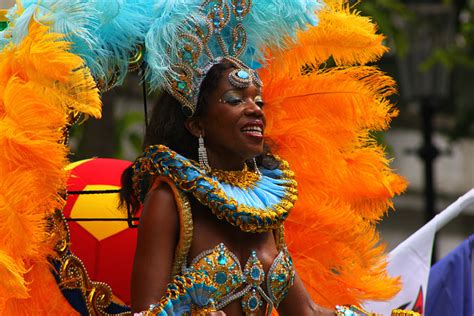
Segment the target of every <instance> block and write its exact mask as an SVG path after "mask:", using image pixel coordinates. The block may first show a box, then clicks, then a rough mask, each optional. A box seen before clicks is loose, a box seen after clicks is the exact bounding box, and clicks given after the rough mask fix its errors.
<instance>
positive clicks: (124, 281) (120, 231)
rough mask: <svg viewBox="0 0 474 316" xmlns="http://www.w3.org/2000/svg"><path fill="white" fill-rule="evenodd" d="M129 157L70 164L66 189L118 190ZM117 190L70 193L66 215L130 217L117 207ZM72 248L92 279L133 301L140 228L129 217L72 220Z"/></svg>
mask: <svg viewBox="0 0 474 316" xmlns="http://www.w3.org/2000/svg"><path fill="white" fill-rule="evenodd" d="M130 164H131V163H130V162H129V161H124V160H118V159H103V158H93V159H88V160H82V161H78V162H75V163H72V164H70V165H69V166H68V167H67V169H68V170H70V172H71V174H70V176H69V179H68V184H67V190H68V191H69V192H71V191H91V190H118V189H120V186H121V185H120V178H121V175H122V172H123V171H124V170H125V168H127V167H128V166H130ZM118 201H119V198H118V193H108V194H80V195H75V194H70V195H69V196H68V199H67V203H66V207H65V208H64V215H65V216H66V218H72V219H81V218H109V219H110V218H116V219H117V218H122V219H126V218H127V213H126V211H125V210H121V209H119V208H118ZM69 231H70V235H71V251H72V252H73V253H74V254H75V255H76V256H77V257H79V258H80V259H81V260H82V262H83V263H84V265H85V267H86V269H87V271H88V273H89V277H90V278H91V280H93V281H102V282H105V283H107V284H109V285H110V286H111V288H112V290H113V293H114V295H115V296H116V297H118V298H119V299H120V300H121V301H123V302H124V303H125V304H127V305H129V304H130V277H131V273H132V263H133V256H134V253H135V246H136V239H137V229H135V228H129V227H128V224H127V222H126V221H100V220H97V221H69Z"/></svg>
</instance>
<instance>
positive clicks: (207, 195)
mask: <svg viewBox="0 0 474 316" xmlns="http://www.w3.org/2000/svg"><path fill="white" fill-rule="evenodd" d="M279 162H280V167H279V168H277V169H274V170H269V169H265V168H259V170H260V173H261V176H259V178H258V179H256V180H255V181H250V182H249V185H247V186H242V185H232V184H229V183H226V181H221V182H220V181H218V179H217V177H216V176H213V175H212V174H211V175H208V174H207V173H206V172H205V171H204V170H202V169H201V168H200V167H199V164H197V163H196V162H194V161H192V160H190V159H187V158H185V157H183V156H181V155H179V154H177V153H176V152H174V151H172V150H170V149H169V148H168V147H166V146H163V145H152V146H150V147H148V148H146V149H145V151H144V152H143V154H142V156H140V157H138V158H137V160H136V161H135V162H134V164H133V166H132V167H133V171H134V175H133V188H134V190H135V193H136V195H137V196H138V197H139V198H140V200H141V201H142V202H143V200H144V198H145V195H146V193H147V192H148V190H149V189H150V185H151V183H152V181H151V180H152V177H154V176H164V177H166V178H168V179H170V180H171V181H172V182H173V184H174V185H175V186H176V187H177V188H178V189H179V190H181V191H183V192H186V193H191V194H192V195H193V196H194V197H195V198H196V199H197V200H198V201H199V202H200V203H202V204H204V205H206V206H207V207H209V209H210V210H211V211H212V212H213V213H214V215H216V216H217V218H219V219H224V220H226V221H227V222H229V223H230V224H232V225H234V226H237V227H239V228H240V229H241V230H242V231H245V232H265V231H270V230H273V229H278V228H279V227H280V226H281V224H282V223H283V221H284V220H285V219H286V218H287V216H288V214H289V212H290V210H291V209H292V208H293V205H294V203H295V201H296V198H297V190H296V181H295V180H294V174H293V172H292V171H291V170H290V169H289V166H288V163H287V162H286V161H284V160H279Z"/></svg>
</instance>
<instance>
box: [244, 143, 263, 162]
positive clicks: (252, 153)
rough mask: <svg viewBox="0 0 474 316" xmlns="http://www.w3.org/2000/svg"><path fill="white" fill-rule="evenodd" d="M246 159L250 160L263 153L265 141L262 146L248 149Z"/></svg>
mask: <svg viewBox="0 0 474 316" xmlns="http://www.w3.org/2000/svg"><path fill="white" fill-rule="evenodd" d="M246 153H247V154H246V155H245V156H246V157H245V160H250V159H253V158H255V157H258V156H260V155H261V154H263V142H262V144H261V145H260V146H252V148H248V150H247V151H246Z"/></svg>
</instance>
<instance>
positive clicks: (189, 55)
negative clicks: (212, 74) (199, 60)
mask: <svg viewBox="0 0 474 316" xmlns="http://www.w3.org/2000/svg"><path fill="white" fill-rule="evenodd" d="M183 58H184V59H185V60H186V61H188V62H192V61H193V54H192V53H191V52H189V51H185V52H184V54H183Z"/></svg>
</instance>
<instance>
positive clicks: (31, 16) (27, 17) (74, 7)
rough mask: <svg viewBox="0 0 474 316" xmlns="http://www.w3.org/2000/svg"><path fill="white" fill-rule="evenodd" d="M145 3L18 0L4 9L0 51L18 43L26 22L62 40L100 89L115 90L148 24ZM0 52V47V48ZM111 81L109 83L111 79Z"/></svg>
mask: <svg viewBox="0 0 474 316" xmlns="http://www.w3.org/2000/svg"><path fill="white" fill-rule="evenodd" d="M150 2H151V1H149V0H130V1H125V0H88V1H82V0H72V1H71V0H59V1H58V0H42V1H38V0H23V1H18V3H17V5H16V6H15V7H13V8H12V9H10V11H9V12H10V14H9V19H10V27H9V28H8V29H6V30H5V31H4V32H3V33H2V32H0V38H1V39H2V40H1V41H0V45H2V43H3V45H5V44H6V43H8V42H13V43H15V44H18V43H20V42H21V41H22V40H23V38H25V36H26V35H27V34H28V32H29V25H30V24H31V22H32V21H35V22H37V23H39V24H42V25H46V26H48V27H49V29H50V31H51V32H54V33H58V34H63V35H64V36H65V39H66V40H67V41H69V42H71V43H72V45H71V46H70V51H71V52H73V53H74V54H76V55H78V56H80V57H81V58H83V59H84V60H85V62H86V65H87V67H89V69H90V71H91V72H92V75H93V76H94V78H96V79H97V80H99V79H100V81H101V83H102V84H103V86H104V88H111V86H109V85H112V84H121V83H122V81H123V79H124V78H125V75H126V74H127V71H128V65H129V60H130V57H131V56H132V55H133V54H134V53H135V52H136V50H137V46H138V44H142V43H143V42H144V34H145V33H146V31H147V30H148V26H149V24H150V15H149V12H147V8H149V6H150V5H151V4H150ZM0 47H1V46H0ZM113 78H114V79H115V81H112V79H113Z"/></svg>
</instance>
